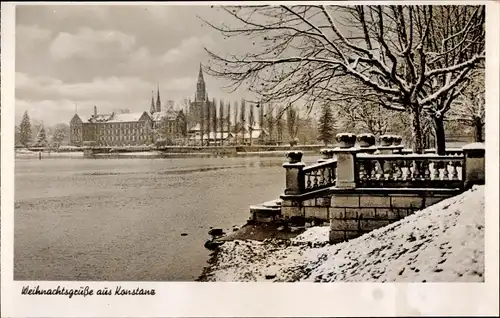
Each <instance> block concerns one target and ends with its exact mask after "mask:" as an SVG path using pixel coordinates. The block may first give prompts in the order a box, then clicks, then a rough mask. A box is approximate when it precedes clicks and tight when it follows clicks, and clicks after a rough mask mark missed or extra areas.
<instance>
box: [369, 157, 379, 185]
mask: <svg viewBox="0 0 500 318" xmlns="http://www.w3.org/2000/svg"><path fill="white" fill-rule="evenodd" d="M377 164H378V163H377V161H375V160H374V161H372V169H371V172H370V180H371V181H375V180H377V169H378V167H377Z"/></svg>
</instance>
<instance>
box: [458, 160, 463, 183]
mask: <svg viewBox="0 0 500 318" xmlns="http://www.w3.org/2000/svg"><path fill="white" fill-rule="evenodd" d="M459 168H460V169H459ZM463 169H464V167H463V166H462V161H457V173H458V172H459V171H460V172H459V173H458V179H459V180H462V176H463V173H462V172H463Z"/></svg>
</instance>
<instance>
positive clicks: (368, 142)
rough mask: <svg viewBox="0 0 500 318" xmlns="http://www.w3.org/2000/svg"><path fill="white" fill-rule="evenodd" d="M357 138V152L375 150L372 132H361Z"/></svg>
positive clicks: (371, 151) (372, 151) (370, 152)
mask: <svg viewBox="0 0 500 318" xmlns="http://www.w3.org/2000/svg"><path fill="white" fill-rule="evenodd" d="M357 139H358V143H359V152H363V153H369V154H372V153H374V152H375V151H377V147H376V146H375V136H374V135H373V134H361V135H359V136H358V137H357Z"/></svg>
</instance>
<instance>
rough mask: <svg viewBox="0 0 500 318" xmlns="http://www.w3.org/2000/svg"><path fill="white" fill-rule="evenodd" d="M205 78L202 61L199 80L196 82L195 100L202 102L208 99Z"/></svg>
mask: <svg viewBox="0 0 500 318" xmlns="http://www.w3.org/2000/svg"><path fill="white" fill-rule="evenodd" d="M206 95H207V93H206V90H205V79H204V78H203V69H202V67H201V63H200V71H199V73H198V82H197V83H196V96H195V101H198V102H202V101H205V100H206Z"/></svg>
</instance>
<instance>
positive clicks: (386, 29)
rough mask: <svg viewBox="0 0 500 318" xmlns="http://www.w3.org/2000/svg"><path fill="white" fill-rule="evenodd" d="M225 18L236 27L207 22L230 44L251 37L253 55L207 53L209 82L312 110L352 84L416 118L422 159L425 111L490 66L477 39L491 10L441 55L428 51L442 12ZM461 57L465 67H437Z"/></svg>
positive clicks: (395, 9)
mask: <svg viewBox="0 0 500 318" xmlns="http://www.w3.org/2000/svg"><path fill="white" fill-rule="evenodd" d="M218 10H223V11H225V12H226V13H227V14H228V17H229V18H231V19H232V21H231V24H229V23H221V24H220V25H215V24H213V23H210V22H207V21H205V22H206V23H207V24H208V25H210V26H211V27H213V28H214V29H216V30H218V31H220V32H221V33H222V34H223V35H224V36H226V37H241V36H243V37H245V36H247V37H249V38H250V41H251V43H252V44H253V48H252V49H251V50H248V51H250V52H248V51H246V52H245V53H243V54H236V53H231V54H225V53H224V54H219V53H216V52H214V51H212V50H208V49H206V51H207V52H208V54H209V55H210V58H211V61H210V65H209V66H208V68H207V72H208V73H209V74H211V75H213V76H219V77H224V78H227V79H229V80H230V81H231V83H232V85H231V87H232V88H233V89H237V88H238V87H239V86H241V85H245V86H247V87H248V89H249V90H250V91H252V92H255V93H257V94H258V95H259V98H260V99H261V100H262V101H263V102H270V101H288V102H289V103H290V104H293V103H294V102H295V101H297V100H300V99H305V100H306V105H307V106H308V107H309V108H310V107H312V106H313V105H314V103H315V102H316V101H317V100H318V99H319V100H321V99H322V97H323V96H324V95H325V92H330V93H333V94H334V93H336V91H335V83H337V82H338V81H339V80H343V78H345V77H347V78H350V79H352V80H354V81H356V82H357V83H359V84H361V85H363V86H365V87H367V88H370V89H371V90H373V91H374V92H376V93H377V94H376V96H374V97H373V100H374V101H376V102H377V103H379V104H380V105H382V106H383V107H385V108H388V109H393V110H400V111H407V112H408V113H410V114H411V115H412V128H413V130H412V132H413V140H414V151H415V152H419V153H421V152H423V145H422V127H421V116H422V112H423V111H424V110H425V109H424V108H429V109H430V108H431V106H432V105H434V104H436V103H438V104H441V103H439V102H438V100H439V99H441V98H443V97H444V96H447V95H448V94H450V95H449V96H451V97H456V96H457V89H458V87H459V85H460V84H461V83H462V82H463V81H464V80H465V79H466V78H467V76H468V74H469V72H470V70H471V69H473V68H474V67H475V66H476V64H477V63H478V62H480V61H482V60H484V58H485V52H484V49H481V47H480V46H479V49H478V46H475V45H474V44H473V43H474V42H475V41H474V38H472V40H471V36H470V33H471V32H475V31H476V30H477V29H478V28H479V29H483V30H484V14H483V13H484V6H475V7H474V9H472V10H473V12H476V13H473V14H471V15H470V16H469V18H468V20H470V21H471V22H470V23H467V24H465V25H464V26H463V28H454V29H452V34H451V35H450V36H447V37H446V38H444V39H442V40H441V43H442V45H441V46H438V47H436V46H432V45H427V42H428V41H429V39H434V38H438V39H439V38H440V37H439V35H438V33H439V32H440V31H439V30H440V29H439V28H437V27H433V26H434V23H433V21H434V20H435V19H438V15H440V14H441V11H440V10H439V9H438V6H431V5H427V6H424V5H420V6H380V5H378V6H324V5H281V6H268V5H258V6H232V7H229V6H227V7H226V6H224V7H218ZM450 17H451V15H450ZM439 19H442V17H441V16H439ZM450 19H451V18H450ZM233 21H234V23H233ZM479 34H481V33H479ZM478 37H479V39H480V35H479V36H478ZM452 40H453V41H452ZM457 41H458V43H456V42H457ZM468 41H473V42H471V43H469V42H468ZM453 42H455V44H454V43H453ZM462 42H463V43H462ZM443 43H444V44H443ZM448 43H450V44H448ZM457 45H459V48H456V49H455V46H457ZM456 50H459V51H460V52H461V53H460V54H459V55H460V56H462V57H463V59H449V60H448V63H447V64H439V63H437V61H438V60H439V59H446V58H447V57H448V56H449V54H451V53H453V54H454V52H455V51H456ZM450 52H451V53H450ZM439 79H444V80H439Z"/></svg>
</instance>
